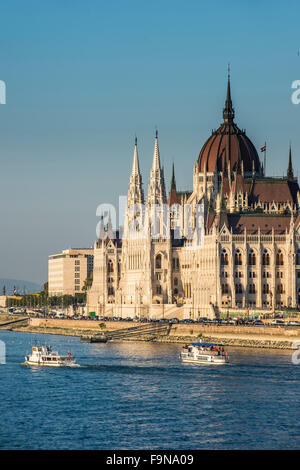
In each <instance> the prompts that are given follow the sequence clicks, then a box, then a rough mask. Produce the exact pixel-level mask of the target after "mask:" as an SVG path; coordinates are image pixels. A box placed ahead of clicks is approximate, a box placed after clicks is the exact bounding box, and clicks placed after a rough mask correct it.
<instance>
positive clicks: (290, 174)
mask: <svg viewBox="0 0 300 470" xmlns="http://www.w3.org/2000/svg"><path fill="white" fill-rule="evenodd" d="M286 176H287V179H288V181H293V179H294V171H293V164H292V147H291V144H290V151H289V164H288V169H287V173H286Z"/></svg>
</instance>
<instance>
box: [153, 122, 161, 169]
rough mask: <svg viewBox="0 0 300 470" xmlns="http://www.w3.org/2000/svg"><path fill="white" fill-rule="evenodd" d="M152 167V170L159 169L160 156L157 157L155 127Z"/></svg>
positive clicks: (156, 133)
mask: <svg viewBox="0 0 300 470" xmlns="http://www.w3.org/2000/svg"><path fill="white" fill-rule="evenodd" d="M152 169H153V170H160V157H159V147H158V130H157V129H156V131H155V141H154V152H153V163H152Z"/></svg>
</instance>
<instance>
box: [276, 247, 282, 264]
mask: <svg viewBox="0 0 300 470" xmlns="http://www.w3.org/2000/svg"><path fill="white" fill-rule="evenodd" d="M276 266H283V253H282V251H281V250H278V252H277V254H276Z"/></svg>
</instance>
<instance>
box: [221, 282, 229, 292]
mask: <svg viewBox="0 0 300 470" xmlns="http://www.w3.org/2000/svg"><path fill="white" fill-rule="evenodd" d="M222 294H228V284H222Z"/></svg>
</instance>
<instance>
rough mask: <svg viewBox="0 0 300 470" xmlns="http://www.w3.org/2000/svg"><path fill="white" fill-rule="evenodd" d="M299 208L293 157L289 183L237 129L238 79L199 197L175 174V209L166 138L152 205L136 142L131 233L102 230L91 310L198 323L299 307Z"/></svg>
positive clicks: (200, 179)
mask: <svg viewBox="0 0 300 470" xmlns="http://www.w3.org/2000/svg"><path fill="white" fill-rule="evenodd" d="M299 205H300V193H299V187H298V182H297V180H296V178H294V175H293V168H292V154H291V149H290V153H289V159H288V170H287V176H286V177H283V178H270V177H267V176H266V174H265V170H264V168H263V165H262V164H261V162H260V159H259V157H258V154H257V152H256V149H255V147H254V145H253V144H252V142H251V141H250V140H249V139H248V137H247V136H246V134H245V131H244V130H240V129H239V128H238V126H237V125H236V124H235V122H234V109H233V106H232V101H231V91H230V79H229V77H228V86H227V97H226V102H225V107H224V110H223V123H222V124H221V126H220V127H219V128H218V129H217V130H216V131H213V132H212V135H211V136H210V137H209V139H208V140H207V141H206V143H205V144H204V146H203V148H202V149H201V152H200V154H199V158H198V161H197V163H196V164H195V165H194V169H193V191H187V192H181V193H180V192H178V191H177V190H176V182H175V173H174V167H173V174H172V182H171V189H170V193H169V198H168V201H167V197H166V191H165V182H164V174H163V169H162V168H161V164H160V155H159V146H158V135H157V132H156V136H155V144H154V154H153V163H152V168H151V172H150V183H149V186H148V195H147V199H146V200H144V193H143V189H142V176H141V174H140V169H139V162H138V149H137V141H136V142H135V147H134V158H133V166H132V173H131V177H130V184H129V191H128V200H127V212H126V217H125V224H124V229H123V232H122V235H121V233H120V232H119V231H113V229H112V227H111V226H110V225H109V224H108V225H107V226H106V227H105V228H104V226H102V227H101V229H100V235H99V239H98V240H97V241H96V242H95V244H94V279H93V285H92V287H91V289H90V291H89V292H88V300H87V308H88V310H93V311H96V312H97V313H98V314H113V315H116V316H122V317H126V316H150V317H155V318H160V317H164V316H165V317H169V318H170V317H178V318H183V317H188V318H193V319H197V317H198V316H206V317H214V316H215V315H218V313H219V312H220V311H222V310H223V311H226V310H227V309H230V310H232V309H236V311H241V310H242V309H243V310H248V309H251V310H252V311H253V310H254V311H255V309H258V310H259V311H260V312H261V311H263V310H266V311H270V310H274V309H275V308H282V307H293V308H296V307H298V306H299V305H300V213H299ZM166 208H167V209H166Z"/></svg>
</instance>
